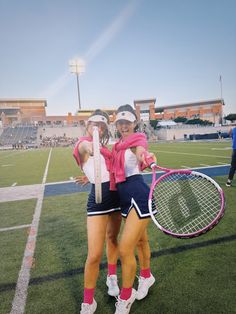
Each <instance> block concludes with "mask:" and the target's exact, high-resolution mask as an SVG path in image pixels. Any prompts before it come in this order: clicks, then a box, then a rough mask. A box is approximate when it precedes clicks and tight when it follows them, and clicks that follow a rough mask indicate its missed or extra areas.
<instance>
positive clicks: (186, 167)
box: [181, 166, 191, 169]
mask: <svg viewBox="0 0 236 314" xmlns="http://www.w3.org/2000/svg"><path fill="white" fill-rule="evenodd" d="M181 168H185V169H190V168H191V167H189V166H181Z"/></svg>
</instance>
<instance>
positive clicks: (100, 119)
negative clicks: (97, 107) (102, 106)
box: [88, 114, 108, 125]
mask: <svg viewBox="0 0 236 314" xmlns="http://www.w3.org/2000/svg"><path fill="white" fill-rule="evenodd" d="M88 122H103V123H105V124H106V125H108V121H107V118H106V117H104V116H102V115H100V114H97V115H94V116H92V117H90V118H89V119H88Z"/></svg>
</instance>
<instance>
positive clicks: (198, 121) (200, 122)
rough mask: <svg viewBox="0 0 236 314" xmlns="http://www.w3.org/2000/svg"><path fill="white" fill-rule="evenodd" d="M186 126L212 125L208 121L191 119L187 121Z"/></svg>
mask: <svg viewBox="0 0 236 314" xmlns="http://www.w3.org/2000/svg"><path fill="white" fill-rule="evenodd" d="M186 124H200V125H212V124H213V123H212V122H210V121H208V120H202V119H191V120H188V121H187V122H186Z"/></svg>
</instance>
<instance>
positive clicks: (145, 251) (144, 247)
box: [137, 229, 151, 269]
mask: <svg viewBox="0 0 236 314" xmlns="http://www.w3.org/2000/svg"><path fill="white" fill-rule="evenodd" d="M137 252H138V259H139V266H140V269H147V268H150V259H151V250H150V245H149V241H148V234H147V229H145V231H144V233H143V234H142V236H141V238H140V240H139V241H138V244H137Z"/></svg>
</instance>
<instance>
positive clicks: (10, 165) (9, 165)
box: [1, 164, 14, 167]
mask: <svg viewBox="0 0 236 314" xmlns="http://www.w3.org/2000/svg"><path fill="white" fill-rule="evenodd" d="M12 166H14V165H13V164H8V165H1V167H12Z"/></svg>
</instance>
